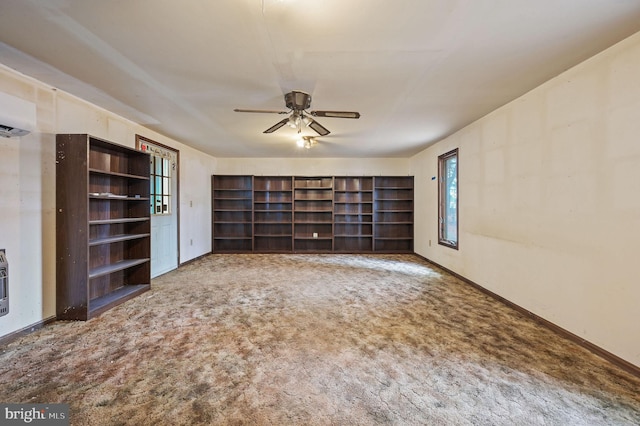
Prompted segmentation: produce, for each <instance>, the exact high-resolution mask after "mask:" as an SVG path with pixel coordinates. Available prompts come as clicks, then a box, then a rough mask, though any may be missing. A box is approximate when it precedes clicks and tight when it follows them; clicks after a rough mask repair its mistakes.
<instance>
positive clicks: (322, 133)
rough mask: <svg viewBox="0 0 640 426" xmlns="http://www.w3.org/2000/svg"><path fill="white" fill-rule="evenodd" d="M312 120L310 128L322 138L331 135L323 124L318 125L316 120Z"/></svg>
mask: <svg viewBox="0 0 640 426" xmlns="http://www.w3.org/2000/svg"><path fill="white" fill-rule="evenodd" d="M310 120H311V122H310V123H309V124H308V126H309V127H311V128H312V129H313V130H314V131H315V132H316V133H317V134H319V135H320V136H327V135H328V134H329V133H331V132H330V131H329V130H327V129H326V128H325V127H324V126H323V125H322V124H320V123H318V122H317V121H316V120H313V119H310Z"/></svg>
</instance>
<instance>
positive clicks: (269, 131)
mask: <svg viewBox="0 0 640 426" xmlns="http://www.w3.org/2000/svg"><path fill="white" fill-rule="evenodd" d="M288 122H289V118H285V119H284V120H280V121H278V122H277V123H276V124H274V125H273V126H271V127H269V128H268V129H267V130H265V131H264V132H262V133H273V132H275V131H276V130H278V129H279V128H280V127H282V126H284V125H285V124H287V123H288Z"/></svg>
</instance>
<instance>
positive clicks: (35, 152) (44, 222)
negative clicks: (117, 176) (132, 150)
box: [0, 65, 216, 336]
mask: <svg viewBox="0 0 640 426" xmlns="http://www.w3.org/2000/svg"><path fill="white" fill-rule="evenodd" d="M0 91H2V92H4V93H6V94H9V95H11V96H15V97H18V98H21V99H24V100H26V101H29V102H33V103H35V104H36V112H37V113H36V116H37V122H36V127H37V129H36V131H35V132H32V133H31V134H29V135H27V136H24V137H22V138H11V139H6V138H0V183H1V184H0V212H1V213H0V248H4V249H6V250H7V257H8V260H9V274H10V277H9V304H10V306H9V314H8V315H7V316H4V317H0V336H3V335H6V334H8V333H11V332H14V331H17V330H20V329H22V328H24V327H28V326H31V325H33V324H36V323H38V322H40V321H42V320H43V319H46V318H50V317H52V316H54V315H55V294H56V293H55V272H56V269H55V267H56V266H55V191H56V187H55V134H56V133H89V134H91V135H94V136H97V137H100V138H104V139H107V140H111V141H114V142H117V143H120V144H122V145H128V146H132V147H133V146H135V135H136V133H138V134H141V135H143V136H146V137H148V138H150V139H153V140H155V141H157V142H160V143H163V144H165V145H169V146H172V147H174V148H176V149H178V150H179V151H180V183H181V192H180V204H181V205H180V207H181V216H180V261H181V262H184V261H186V260H189V259H192V258H194V257H197V256H199V255H202V254H205V253H208V252H210V251H211V238H210V235H211V202H210V191H209V182H210V176H211V173H212V170H214V168H215V165H216V160H215V159H214V158H213V157H210V156H207V155H205V154H203V153H201V152H198V151H195V150H193V149H191V148H188V147H187V146H185V145H183V144H181V143H179V142H177V141H174V140H171V139H168V138H165V137H163V136H160V135H158V134H156V133H154V132H152V131H150V130H148V129H145V128H144V127H141V126H139V125H136V124H135V123H132V122H130V121H127V120H125V119H123V118H121V117H119V116H117V115H115V114H112V113H110V112H108V111H105V110H103V109H100V108H98V107H96V106H94V105H91V104H89V103H87V102H85V101H83V100H80V99H78V98H75V97H73V96H71V95H68V94H66V93H64V92H62V91H56V90H53V89H51V88H50V87H49V86H47V85H45V84H42V83H40V82H38V81H35V80H33V79H30V78H27V77H25V76H23V75H21V74H18V73H16V72H14V71H13V70H11V69H9V68H6V67H4V66H2V65H0ZM0 108H2V105H0Z"/></svg>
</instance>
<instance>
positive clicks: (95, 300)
mask: <svg viewBox="0 0 640 426" xmlns="http://www.w3.org/2000/svg"><path fill="white" fill-rule="evenodd" d="M56 152H57V158H56V188H57V190H56V260H57V262H56V263H57V268H56V314H57V317H58V319H64V320H88V319H90V318H92V317H95V316H96V315H99V314H101V313H103V312H105V311H106V310H108V309H110V308H112V307H113V306H116V305H117V304H119V303H122V302H124V301H125V300H128V299H130V298H131V297H134V296H137V295H138V294H140V293H142V292H144V291H147V290H149V288H150V282H151V276H150V273H151V267H150V265H151V260H150V257H151V232H150V209H149V155H148V154H147V153H143V152H140V151H136V150H134V149H131V148H128V147H125V146H122V145H118V144H115V143H112V142H109V141H105V140H103V139H99V138H95V137H93V136H90V135H86V134H73V135H72V134H59V135H57V136H56Z"/></svg>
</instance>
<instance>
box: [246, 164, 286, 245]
mask: <svg viewBox="0 0 640 426" xmlns="http://www.w3.org/2000/svg"><path fill="white" fill-rule="evenodd" d="M253 245H254V251H256V252H262V253H277V252H286V253H290V252H291V251H292V250H293V179H292V177H291V176H255V177H254V178H253Z"/></svg>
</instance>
